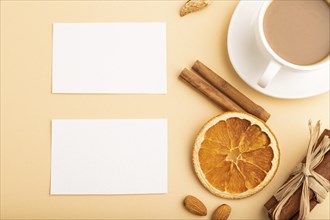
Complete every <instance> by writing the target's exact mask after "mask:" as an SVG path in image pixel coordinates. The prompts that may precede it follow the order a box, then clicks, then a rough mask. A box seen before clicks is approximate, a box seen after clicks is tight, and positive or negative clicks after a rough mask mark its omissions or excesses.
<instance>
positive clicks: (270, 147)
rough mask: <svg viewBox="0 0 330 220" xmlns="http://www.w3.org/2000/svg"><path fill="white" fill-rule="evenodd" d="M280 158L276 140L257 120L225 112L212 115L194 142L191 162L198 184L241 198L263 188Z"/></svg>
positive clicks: (273, 173)
mask: <svg viewBox="0 0 330 220" xmlns="http://www.w3.org/2000/svg"><path fill="white" fill-rule="evenodd" d="M279 160H280V152H279V148H278V143H277V140H276V138H275V136H274V134H273V132H272V131H271V130H270V128H269V127H268V126H267V125H266V124H265V123H264V122H263V121H261V120H260V119H258V118H256V117H254V116H253V115H250V114H247V113H239V112H226V113H224V114H221V115H219V116H216V117H214V118H212V119H211V120H210V121H209V122H207V123H206V124H205V125H204V127H203V128H202V129H201V131H200V132H199V134H198V136H197V139H196V141H195V144H194V150H193V164H194V168H195V172H196V174H197V176H198V178H199V180H200V181H201V182H202V184H203V185H204V186H205V187H206V188H207V189H208V190H209V191H210V192H212V193H213V194H215V195H217V196H219V197H222V198H228V199H241V198H245V197H248V196H251V195H253V194H255V193H257V192H259V191H260V190H261V189H263V188H264V187H265V186H266V185H267V184H268V183H269V182H270V180H271V179H272V178H273V176H274V175H275V173H276V171H277V168H278V165H279Z"/></svg>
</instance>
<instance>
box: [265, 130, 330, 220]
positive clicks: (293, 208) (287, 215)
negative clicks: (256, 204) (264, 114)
mask: <svg viewBox="0 0 330 220" xmlns="http://www.w3.org/2000/svg"><path fill="white" fill-rule="evenodd" d="M324 136H330V130H328V129H325V130H324V131H323V132H322V134H321V136H320V137H319V139H318V143H317V145H318V144H320V142H321V141H322V139H323V138H324ZM305 160H306V158H304V160H303V161H302V162H303V163H304V162H305ZM329 170H330V151H328V152H327V153H326V154H325V155H324V158H323V161H322V162H321V163H320V164H319V165H318V166H317V167H316V168H315V169H314V171H315V172H317V173H318V174H320V175H322V176H323V177H324V178H326V179H327V180H330V172H329ZM291 178H292V176H291V177H290V178H289V179H288V180H287V181H289V180H290V179H291ZM287 181H286V182H287ZM301 192H302V186H301V187H299V188H298V190H297V191H296V192H295V193H294V194H293V195H292V196H291V198H290V200H289V201H288V202H287V204H285V206H284V207H283V208H282V210H281V214H280V219H297V218H298V216H299V208H300V198H301ZM309 198H311V199H310V210H312V209H313V208H314V207H315V206H316V204H317V201H316V200H315V195H314V192H313V191H312V190H309ZM277 204H278V201H277V200H276V198H275V197H274V196H272V198H270V199H269V200H268V201H267V202H266V204H265V205H264V206H265V208H266V209H267V210H268V213H269V216H270V217H271V214H272V213H273V211H274V209H275V207H276V206H277ZM271 218H272V217H271Z"/></svg>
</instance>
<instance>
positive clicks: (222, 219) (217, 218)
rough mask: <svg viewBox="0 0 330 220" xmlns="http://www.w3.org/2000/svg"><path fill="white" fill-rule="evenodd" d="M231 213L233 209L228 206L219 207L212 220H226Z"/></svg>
mask: <svg viewBox="0 0 330 220" xmlns="http://www.w3.org/2000/svg"><path fill="white" fill-rule="evenodd" d="M230 212H231V207H230V206H229V205H227V204H223V205H221V206H219V207H218V208H217V209H216V210H215V211H214V212H213V215H212V220H226V219H227V218H228V217H229V215H230Z"/></svg>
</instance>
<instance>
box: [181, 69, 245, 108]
mask: <svg viewBox="0 0 330 220" xmlns="http://www.w3.org/2000/svg"><path fill="white" fill-rule="evenodd" d="M180 77H181V78H182V79H184V80H185V81H186V82H188V83H189V84H190V85H192V86H193V87H194V88H196V89H197V90H198V91H200V92H201V93H203V94H204V95H205V96H206V97H208V98H209V99H210V100H212V101H213V102H215V104H217V105H219V106H220V107H221V108H222V109H224V110H227V111H238V112H242V111H243V110H242V109H241V108H240V107H239V106H238V105H236V104H235V103H233V102H231V100H230V99H228V98H227V97H226V96H225V95H223V94H222V93H221V92H219V91H218V90H216V89H215V88H213V87H212V86H211V85H209V84H208V83H207V82H205V81H204V80H203V79H201V78H200V77H199V76H198V75H196V74H195V73H193V72H191V71H189V70H188V69H184V70H182V72H181V74H180Z"/></svg>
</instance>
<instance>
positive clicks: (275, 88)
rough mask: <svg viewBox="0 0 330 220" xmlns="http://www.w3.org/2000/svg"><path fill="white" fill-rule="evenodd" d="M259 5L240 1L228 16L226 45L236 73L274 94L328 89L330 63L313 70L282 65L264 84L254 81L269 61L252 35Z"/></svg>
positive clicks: (298, 94)
mask: <svg viewBox="0 0 330 220" xmlns="http://www.w3.org/2000/svg"><path fill="white" fill-rule="evenodd" d="M261 5H262V1H241V2H240V3H239V4H238V6H237V8H236V9H235V12H234V14H233V16H232V18H231V21H230V25H229V30H228V40H227V42H228V43H227V46H228V54H229V58H230V61H231V63H232V65H233V67H234V69H235V70H236V72H237V74H238V75H239V76H240V77H241V78H242V80H243V81H245V82H246V83H247V84H248V85H249V86H251V87H252V88H254V89H255V90H257V91H259V92H261V93H263V94H266V95H268V96H272V97H276V98H285V99H297V98H306V97H311V96H315V95H319V94H321V93H324V92H327V91H329V87H330V85H329V84H330V82H329V72H330V70H329V67H327V68H324V69H321V70H317V71H311V72H313V74H304V73H302V72H292V71H289V70H284V69H282V70H281V71H280V72H279V73H278V74H277V75H276V76H275V78H274V79H273V80H272V82H271V83H270V84H269V85H268V86H267V87H266V88H261V87H260V86H259V85H257V81H258V79H259V77H260V75H261V74H262V73H263V72H264V70H265V68H266V66H267V63H268V60H267V58H266V57H264V56H263V55H262V54H261V52H260V51H259V49H258V47H257V44H256V41H255V35H254V21H255V20H256V17H257V14H258V11H259V8H260V6H261Z"/></svg>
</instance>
